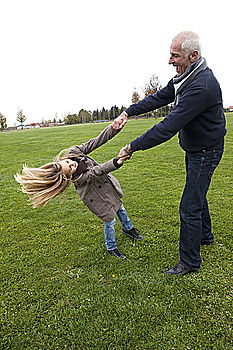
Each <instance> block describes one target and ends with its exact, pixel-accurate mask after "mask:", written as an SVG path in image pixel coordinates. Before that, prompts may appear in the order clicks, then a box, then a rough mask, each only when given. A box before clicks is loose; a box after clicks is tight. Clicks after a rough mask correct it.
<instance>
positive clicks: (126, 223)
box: [117, 204, 133, 230]
mask: <svg viewBox="0 0 233 350" xmlns="http://www.w3.org/2000/svg"><path fill="white" fill-rule="evenodd" d="M117 217H118V219H119V220H120V223H121V225H122V228H123V229H125V230H131V228H133V225H132V222H131V220H130V218H129V217H128V214H127V212H126V210H125V208H124V206H123V204H122V205H121V207H120V209H119V210H118V212H117Z"/></svg>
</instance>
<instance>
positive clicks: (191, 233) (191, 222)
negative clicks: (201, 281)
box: [180, 146, 223, 270]
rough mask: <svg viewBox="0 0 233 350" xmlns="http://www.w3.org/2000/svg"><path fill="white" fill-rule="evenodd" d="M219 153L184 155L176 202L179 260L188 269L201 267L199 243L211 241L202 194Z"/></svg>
mask: <svg viewBox="0 0 233 350" xmlns="http://www.w3.org/2000/svg"><path fill="white" fill-rule="evenodd" d="M222 154H223V146H221V147H220V148H219V149H215V150H210V151H207V150H203V151H201V152H197V153H188V152H187V153H186V159H185V160H186V184H185V188H184V192H183V195H182V198H181V202H180V224H181V225H180V261H181V262H182V263H183V265H185V266H186V267H188V268H189V269H192V270H198V269H199V268H200V265H201V256H200V245H201V241H202V240H213V239H214V237H213V233H212V231H211V219H210V213H209V208H208V201H207V198H206V195H207V192H208V189H209V186H210V181H211V177H212V175H213V172H214V170H215V169H216V167H217V165H218V164H219V162H220V160H221V158H222Z"/></svg>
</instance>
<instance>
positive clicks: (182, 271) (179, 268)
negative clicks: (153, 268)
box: [164, 261, 196, 275]
mask: <svg viewBox="0 0 233 350" xmlns="http://www.w3.org/2000/svg"><path fill="white" fill-rule="evenodd" d="M194 271H196V270H191V269H188V268H187V267H185V266H184V265H183V264H182V263H181V262H180V261H179V262H178V264H176V265H175V266H173V267H171V268H170V269H169V270H166V271H164V273H166V274H167V275H186V273H189V272H194Z"/></svg>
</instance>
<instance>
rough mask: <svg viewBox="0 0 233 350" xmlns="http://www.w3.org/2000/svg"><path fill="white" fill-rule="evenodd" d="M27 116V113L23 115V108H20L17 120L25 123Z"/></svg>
mask: <svg viewBox="0 0 233 350" xmlns="http://www.w3.org/2000/svg"><path fill="white" fill-rule="evenodd" d="M26 119H27V118H26V117H25V115H23V110H22V109H19V110H18V112H17V118H16V120H17V122H19V123H20V124H23V123H24V122H25V120H26Z"/></svg>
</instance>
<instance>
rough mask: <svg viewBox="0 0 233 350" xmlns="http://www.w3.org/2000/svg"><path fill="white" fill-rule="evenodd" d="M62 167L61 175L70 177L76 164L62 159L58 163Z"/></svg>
mask: <svg viewBox="0 0 233 350" xmlns="http://www.w3.org/2000/svg"><path fill="white" fill-rule="evenodd" d="M59 163H60V164H61V167H62V171H63V174H64V175H66V176H71V175H73V174H74V173H75V171H76V169H77V167H78V163H77V162H75V161H74V160H71V159H69V158H68V159H63V160H60V162H59Z"/></svg>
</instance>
